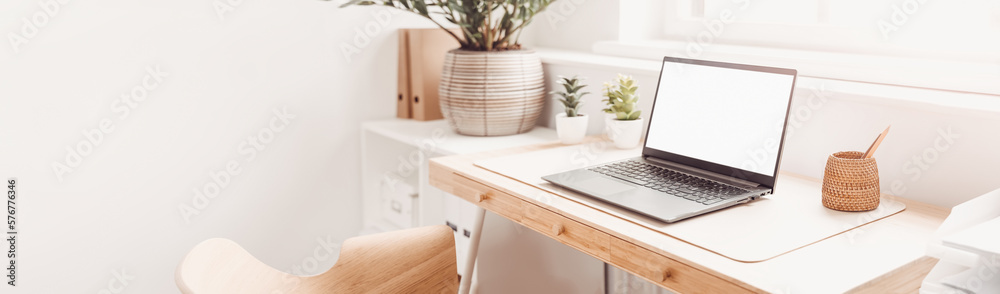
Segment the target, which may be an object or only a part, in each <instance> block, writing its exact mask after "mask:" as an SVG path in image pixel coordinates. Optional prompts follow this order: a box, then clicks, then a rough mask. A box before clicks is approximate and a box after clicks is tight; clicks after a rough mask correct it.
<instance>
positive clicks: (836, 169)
mask: <svg viewBox="0 0 1000 294" xmlns="http://www.w3.org/2000/svg"><path fill="white" fill-rule="evenodd" d="M863 156H864V153H861V152H858V151H845V152H837V153H834V154H833V155H830V158H828V159H827V160H826V172H824V173H823V206H826V207H827V208H829V209H833V210H841V211H868V210H872V209H875V208H876V207H878V203H879V197H880V195H881V194H880V193H879V183H878V164H876V163H875V158H862V157H863Z"/></svg>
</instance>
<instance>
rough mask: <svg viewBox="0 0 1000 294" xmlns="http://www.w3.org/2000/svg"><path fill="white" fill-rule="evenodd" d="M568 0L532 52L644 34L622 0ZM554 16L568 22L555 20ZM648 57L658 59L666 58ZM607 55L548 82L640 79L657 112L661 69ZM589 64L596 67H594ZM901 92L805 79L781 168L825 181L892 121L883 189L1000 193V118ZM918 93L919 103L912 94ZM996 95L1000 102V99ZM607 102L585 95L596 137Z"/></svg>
mask: <svg viewBox="0 0 1000 294" xmlns="http://www.w3.org/2000/svg"><path fill="white" fill-rule="evenodd" d="M565 2H566V3H563V5H565V6H572V9H562V10H560V9H559V8H558V7H557V6H555V4H554V6H552V7H550V10H549V11H547V12H545V14H557V15H558V17H545V15H542V16H540V17H541V18H540V19H539V20H536V22H537V23H536V24H534V25H533V26H532V27H531V28H530V32H531V34H529V35H528V36H529V38H527V39H526V42H527V45H528V47H544V48H558V49H567V50H573V51H577V52H584V53H589V52H591V50H592V49H591V48H592V46H591V45H592V44H593V42H595V41H606V40H617V39H618V38H629V37H630V36H631V35H634V34H641V33H642V32H632V31H619V28H618V25H617V24H618V22H617V20H618V19H619V18H625V17H630V16H634V15H635V14H636V12H626V11H620V9H618V2H619V1H583V0H576V1H565ZM557 3H558V2H557ZM636 6H641V5H636ZM560 11H569V12H560ZM619 14H620V15H621V16H619ZM642 17H650V16H642ZM547 19H557V20H560V21H556V22H554V23H551V22H548V21H547ZM539 24H544V25H539ZM646 57H649V58H650V59H651V60H655V59H657V58H659V56H646ZM681 57H683V56H681ZM704 58H710V57H704ZM597 59H599V56H598V58H591V59H589V60H587V59H583V60H575V61H573V62H570V64H567V63H565V62H550V63H546V64H545V70H546V72H545V74H546V78H547V80H548V81H549V82H548V83H547V84H548V86H549V87H550V88H551V87H552V86H553V85H554V82H553V81H555V79H556V78H557V77H558V76H560V75H562V76H573V75H579V76H581V77H586V78H587V83H588V84H589V85H590V87H589V88H587V89H588V90H589V91H590V92H593V93H599V92H600V88H601V84H602V83H603V82H606V81H610V80H611V79H612V78H613V77H614V76H615V74H616V73H619V72H620V73H625V74H632V75H634V76H635V78H636V79H637V81H638V83H639V84H640V91H639V92H640V95H641V97H642V98H640V103H639V104H640V106H641V107H642V108H643V113H649V109H650V108H651V105H652V104H651V103H652V98H653V96H654V95H653V92H654V89H655V88H656V81H657V76H656V72H658V68H656V65H654V66H653V67H650V68H649V69H645V70H643V71H635V70H632V69H628V68H626V67H623V68H621V69H614V68H608V66H606V64H602V63H606V62H602V61H601V60H597ZM588 62H593V63H594V64H593V65H592V66H591V65H586V64H587V63H588ZM801 74H802V73H801V72H800V75H801ZM943 74H944V73H943ZM846 84H850V83H846ZM863 88H870V87H867V86H866V87H863ZM901 88H902V90H899V91H896V92H898V93H902V94H898V95H897V94H888V93H891V92H893V91H881V92H879V94H871V95H869V94H864V93H862V92H864V91H858V89H857V88H856V87H852V86H851V85H845V83H844V82H841V81H828V82H823V81H822V80H819V82H817V79H812V80H811V81H805V80H803V79H800V81H799V83H798V85H797V88H796V90H795V97H794V100H793V104H792V116H791V118H790V120H791V122H790V125H789V128H790V131H789V132H790V134H789V136H787V137H786V146H785V149H784V154H783V157H782V163H781V164H782V165H781V168H782V169H783V170H786V171H789V172H794V173H799V174H804V175H807V176H811V177H815V178H821V177H822V176H823V169H824V166H825V163H826V158H827V156H829V154H831V153H833V152H837V151H847V150H861V151H864V150H865V149H867V147H868V145H870V144H871V142H872V141H873V140H874V139H875V136H876V135H877V134H878V133H879V132H881V131H882V129H884V128H885V127H886V126H887V125H889V124H891V125H892V131H890V133H889V135H888V137H887V138H886V139H885V142H884V143H883V144H882V146H881V147H880V148H879V150H878V152H877V153H876V159H877V160H878V163H879V172H880V177H881V178H880V179H881V187H882V190H883V192H885V193H890V194H896V195H901V196H904V197H907V198H912V199H916V200H919V201H924V202H927V203H931V204H935V205H942V206H946V207H951V206H954V205H956V204H958V203H961V202H963V201H965V200H968V199H971V198H974V197H976V196H979V195H982V194H985V193H986V192H989V191H992V190H995V189H997V188H1000V182H998V181H997V180H996V179H997V176H996V175H997V172H996V169H997V168H996V167H997V166H1000V153H998V150H1000V132H998V127H1000V113H998V112H993V111H983V110H978V109H976V108H975V107H967V108H956V107H943V106H936V105H931V104H927V103H922V102H907V101H905V100H906V99H912V98H920V99H932V100H933V99H950V98H952V97H955V95H964V94H963V93H958V92H947V91H931V90H928V91H920V89H918V88H905V87H901ZM912 94H917V95H919V97H916V96H910V95H912ZM986 98H987V99H994V98H995V99H1000V96H987V97H986ZM601 99H603V97H600V95H599V94H592V95H590V96H587V98H585V102H584V106H583V112H584V113H588V114H591V115H592V117H591V121H590V126H589V130H588V133H589V134H600V133H601V132H602V131H603V119H602V118H601V116H602V114H601V112H600V109H601V108H603V107H602V106H601V101H600V100H601ZM990 104H991V105H996V103H990ZM560 109H561V106H560V105H558V103H555V102H554V101H553V100H549V102H548V104H547V105H546V110H545V112H544V114H543V119H542V122H543V123H542V125H545V126H549V127H554V125H555V123H554V122H555V121H554V118H553V116H554V114H556V113H558V112H559V111H561V110H560ZM949 130H951V133H949ZM948 134H950V135H948ZM779 189H780V188H779Z"/></svg>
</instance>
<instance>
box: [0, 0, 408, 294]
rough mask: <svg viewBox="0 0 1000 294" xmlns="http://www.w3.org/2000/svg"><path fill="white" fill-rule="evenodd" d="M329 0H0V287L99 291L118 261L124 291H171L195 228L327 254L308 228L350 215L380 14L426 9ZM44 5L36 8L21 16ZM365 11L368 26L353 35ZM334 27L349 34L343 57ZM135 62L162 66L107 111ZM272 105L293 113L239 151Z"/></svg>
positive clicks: (389, 45) (372, 109)
mask: <svg viewBox="0 0 1000 294" xmlns="http://www.w3.org/2000/svg"><path fill="white" fill-rule="evenodd" d="M227 3H236V4H237V5H236V6H228V5H229V4H227ZM40 4H42V6H40ZM216 5H221V6H216ZM337 5H338V3H334V2H325V1H313V0H303V1H256V0H247V1H230V2H227V1H165V2H148V1H140V2H136V1H123V0H114V1H97V2H95V1H65V2H55V0H29V1H13V2H11V1H5V2H4V3H2V4H0V11H2V12H0V32H2V33H4V36H9V34H18V35H19V36H27V37H26V38H25V39H26V40H27V41H28V42H27V44H20V43H18V44H17V45H16V46H14V45H11V44H9V43H8V42H3V44H0V81H2V82H0V105H2V106H0V138H2V139H0V163H2V164H0V177H2V178H4V180H6V178H7V177H17V179H18V181H19V183H20V184H19V190H20V197H19V199H20V201H19V203H18V217H19V218H20V222H19V223H18V227H17V229H18V230H19V231H20V234H19V238H20V241H19V242H18V243H17V245H18V247H17V248H18V253H19V255H18V274H19V276H18V279H17V282H18V286H17V287H16V288H14V289H15V291H14V292H10V291H8V290H7V289H8V287H7V286H6V285H5V286H4V293H101V292H100V291H102V290H114V289H118V287H119V284H117V283H115V284H114V285H113V286H114V287H111V288H114V289H111V288H109V280H113V279H115V278H116V274H117V275H121V274H122V271H124V275H125V276H126V277H125V278H126V279H127V281H128V285H127V286H125V289H124V291H125V293H170V292H175V291H176V290H174V289H176V288H175V286H174V281H173V271H174V269H175V267H176V265H177V263H178V262H179V261H180V259H181V257H182V256H183V255H184V254H185V253H186V252H187V251H188V250H189V249H191V248H192V247H193V246H194V245H195V244H197V243H198V242H200V241H202V240H205V239H207V238H212V237H225V238H231V239H233V240H235V241H236V242H238V243H239V244H241V245H243V246H244V247H245V248H246V249H247V250H249V251H250V252H251V253H252V254H254V255H255V256H257V257H259V258H260V259H262V260H263V261H264V262H265V263H267V264H269V265H272V266H274V267H277V268H279V269H284V270H293V269H294V268H295V267H302V266H306V267H307V269H309V268H311V269H313V271H312V272H311V273H317V272H318V271H319V270H320V269H326V268H329V267H330V266H331V265H332V264H333V262H334V260H335V258H334V257H332V256H327V255H326V251H327V250H326V249H327V247H330V246H327V245H324V244H326V243H334V244H339V243H340V242H341V241H342V240H343V239H345V238H347V237H350V236H353V235H355V234H356V233H357V231H358V230H359V229H360V220H361V216H360V199H359V195H360V186H359V181H360V179H359V176H358V174H359V173H358V170H359V161H358V160H359V154H360V150H359V148H360V147H359V135H360V122H361V121H363V120H369V119H380V118H388V117H392V116H393V115H394V110H395V108H394V107H392V106H393V103H394V97H395V86H394V85H395V71H396V64H395V62H396V49H395V46H396V38H397V35H396V32H395V28H396V27H398V26H403V25H407V26H413V25H416V26H426V25H427V24H426V23H424V21H423V20H422V19H419V18H418V17H414V16H411V15H405V14H398V15H388V14H383V17H382V18H381V19H382V21H383V22H382V23H380V22H378V21H377V18H376V17H375V16H374V15H373V14H372V13H373V12H374V11H378V10H380V9H381V8H347V9H338V8H336V6H337ZM43 6H44V7H46V8H47V9H48V10H49V11H51V13H49V14H46V15H42V16H38V20H39V21H42V20H44V22H43V23H44V25H41V26H36V28H37V32H35V30H34V29H31V28H29V29H27V30H26V31H24V32H27V34H24V33H23V31H22V27H23V26H24V23H23V22H22V17H26V18H29V19H30V18H32V17H33V16H34V15H35V14H45V13H46V12H45V10H43V8H41V7H43ZM53 7H57V10H56V8H53ZM228 8H232V9H231V10H229V9H228ZM217 9H222V12H223V13H222V14H221V17H220V14H219V13H218V12H217ZM386 16H388V17H386ZM29 21H30V20H29ZM366 26H368V29H369V31H370V32H374V33H375V34H374V35H373V36H371V37H370V44H363V43H364V42H365V40H364V38H358V39H357V41H358V42H359V43H360V44H358V43H355V41H356V40H355V38H356V37H357V33H356V29H360V30H365V28H366ZM3 40H5V41H6V40H8V38H6V37H5V38H4V39H3ZM345 44H347V45H352V46H357V47H358V52H357V53H356V54H353V55H352V56H351V58H352V60H350V61H349V60H348V59H347V58H345V55H344V54H342V51H341V48H342V46H343V45H345ZM14 47H17V49H18V50H17V52H15V51H14ZM147 68H153V69H155V68H159V70H160V71H162V72H165V73H166V74H165V76H164V77H162V82H156V79H151V80H149V82H147V86H149V89H148V90H145V91H146V95H147V96H146V99H145V100H144V101H142V102H138V103H136V105H135V108H134V109H132V110H131V111H130V113H129V115H128V116H127V117H122V111H121V109H120V108H116V107H122V105H125V104H124V103H123V102H124V101H119V100H120V99H121V98H120V96H121V95H122V94H123V93H129V92H130V91H133V89H135V91H136V93H137V94H139V95H142V91H143V90H138V89H137V88H135V87H137V86H142V83H143V79H144V77H145V76H146V75H147ZM116 101H117V102H116ZM273 109H278V110H287V112H288V113H289V114H291V115H294V116H295V118H294V119H291V120H290V122H289V124H288V125H287V127H284V126H283V124H282V123H280V122H279V123H277V124H275V127H276V129H281V131H280V132H275V131H270V132H271V133H275V135H274V137H273V140H272V141H271V142H270V143H268V144H265V145H263V146H264V149H263V150H260V151H259V152H258V153H257V155H256V157H255V158H253V159H252V160H251V159H250V156H249V155H248V154H246V153H241V152H240V148H241V144H242V143H243V142H244V141H245V140H246V138H247V137H248V136H255V135H257V134H259V133H260V132H262V131H263V132H265V133H266V132H268V131H264V130H265V129H266V128H269V127H268V124H269V122H270V120H271V119H272V117H274V114H273V113H272V110H273ZM102 120H107V121H108V122H109V123H110V124H113V130H112V131H111V132H110V133H106V134H103V135H102V136H101V137H102V139H101V141H100V143H99V144H97V145H96V146H94V147H93V148H92V149H93V151H87V150H88V149H87V148H86V146H84V147H82V148H84V149H83V150H84V151H85V152H86V153H89V155H85V156H81V158H82V159H81V160H80V162H79V163H78V165H67V166H70V167H71V168H72V169H73V171H72V172H70V173H66V174H63V175H62V180H60V179H59V177H58V176H57V174H56V173H55V172H54V171H53V168H52V164H53V163H61V164H66V157H67V154H68V152H67V151H66V148H67V146H74V148H75V146H76V145H77V144H83V145H87V144H88V143H81V142H85V141H86V140H87V139H86V137H85V136H84V135H82V134H81V132H82V131H90V130H91V129H95V128H98V126H99V124H100V122H101V121H102ZM264 135H265V136H267V135H268V134H264ZM96 136H97V135H92V137H95V138H96ZM91 145H93V144H91ZM243 148H247V147H245V146H243ZM244 151H245V150H244ZM230 161H233V162H236V163H238V164H240V170H241V173H239V174H238V175H234V176H232V177H231V182H230V183H228V185H226V187H225V188H223V189H222V190H221V192H220V193H219V194H218V196H216V197H215V198H214V199H210V201H209V203H208V204H207V205H206V206H204V207H203V209H200V210H199V211H200V213H199V214H197V215H195V216H193V217H192V218H191V219H190V223H186V222H185V219H184V218H183V217H182V214H181V213H180V212H179V206H181V205H188V206H192V207H194V204H193V201H194V198H195V195H194V192H193V189H202V188H205V187H206V185H208V184H209V183H210V182H211V181H212V178H211V177H210V174H212V173H218V172H221V171H224V170H225V167H226V165H227V164H228V162H230ZM72 163H76V162H75V159H74V162H72ZM320 240H322V241H320ZM331 249H332V250H333V251H334V254H335V253H336V251H337V248H331ZM317 252H318V254H317ZM314 254H316V255H314ZM317 259H319V261H318V262H315V264H314V263H313V262H314V261H316V260H317ZM6 262H7V261H6V259H4V263H6ZM304 272H309V271H304Z"/></svg>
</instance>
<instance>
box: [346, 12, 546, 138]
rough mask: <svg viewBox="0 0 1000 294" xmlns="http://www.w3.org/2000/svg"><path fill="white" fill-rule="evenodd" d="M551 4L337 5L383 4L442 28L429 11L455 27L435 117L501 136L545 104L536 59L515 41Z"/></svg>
mask: <svg viewBox="0 0 1000 294" xmlns="http://www.w3.org/2000/svg"><path fill="white" fill-rule="evenodd" d="M552 1H554V0H465V1H455V0H433V1H427V0H351V1H349V2H347V3H346V4H344V5H342V6H341V7H344V6H349V5H385V6H390V7H394V8H398V9H401V10H405V11H409V12H413V13H416V14H418V15H420V16H423V17H425V18H427V19H429V20H430V21H432V22H434V23H435V24H437V25H438V27H441V28H442V29H444V26H443V25H441V23H438V21H436V20H435V19H433V18H431V14H432V13H433V14H440V15H443V18H444V19H445V20H447V21H448V22H451V23H453V24H456V25H458V27H459V28H460V29H461V31H462V34H461V35H462V36H461V37H460V36H458V35H456V34H455V33H452V32H450V31H449V32H448V34H450V35H451V36H452V37H454V38H455V39H456V40H458V43H459V44H460V45H461V46H460V47H459V48H457V49H454V50H451V51H449V52H448V54H447V55H446V56H445V60H444V68H443V71H442V74H441V84H440V86H439V91H438V96H439V99H440V101H439V102H440V104H441V113H442V114H444V117H445V119H447V120H448V124H449V125H450V126H451V128H452V129H453V130H455V132H457V133H459V134H464V135H472V136H502V135H512V134H518V133H523V132H527V131H529V130H531V129H532V128H534V127H535V122H536V121H537V120H538V117H539V116H540V115H541V113H542V107H543V106H544V105H545V84H544V76H543V73H542V62H541V59H539V57H538V54H536V53H535V52H534V51H532V50H527V49H523V48H521V44H520V43H518V37H519V36H520V32H521V30H522V29H524V28H525V27H526V26H527V25H528V24H530V23H531V20H532V18H534V17H535V15H536V14H537V13H538V12H541V11H542V10H544V9H545V8H546V7H548V5H549V3H551V2H552ZM432 9H433V10H436V11H433V12H431V10H432ZM445 31H447V30H445Z"/></svg>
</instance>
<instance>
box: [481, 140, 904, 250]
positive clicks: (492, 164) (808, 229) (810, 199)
mask: <svg viewBox="0 0 1000 294" xmlns="http://www.w3.org/2000/svg"><path fill="white" fill-rule="evenodd" d="M600 146H602V145H601V142H593V143H590V144H584V145H571V146H565V147H559V148H550V149H544V150H538V151H532V152H524V153H519V154H513V155H507V156H501V157H495V158H491V159H485V160H479V161H476V162H475V165H476V166H478V167H482V168H484V169H487V170H490V171H493V172H495V173H498V174H501V175H503V176H506V177H508V178H512V179H514V180H517V181H519V182H522V183H525V184H528V185H531V186H534V187H536V188H539V189H542V190H546V191H548V192H551V193H552V195H555V196H557V197H562V198H565V199H568V200H571V201H575V202H577V203H580V204H583V205H586V206H589V207H592V208H595V209H598V210H601V211H603V212H605V213H608V214H611V215H614V216H616V217H619V218H622V219H625V220H628V221H630V222H633V223H635V224H638V225H641V226H643V227H646V228H649V229H651V230H654V231H658V232H660V233H663V234H666V235H670V236H672V237H674V238H677V239H679V240H682V241H685V242H687V243H690V244H693V245H696V246H698V247H701V248H704V249H706V250H709V251H712V252H715V253H717V254H719V255H722V256H725V257H728V258H730V259H733V260H736V261H741V262H760V261H764V260H768V259H771V258H774V257H776V256H778V255H781V254H786V253H787V252H791V251H793V250H797V249H799V248H802V247H805V246H808V245H809V244H812V243H815V242H818V241H820V240H823V239H826V238H830V237H832V236H835V235H838V234H841V233H844V232H846V231H849V230H852V229H854V228H857V227H860V226H863V225H866V224H868V223H870V222H873V221H878V220H880V219H883V218H885V217H887V216H890V215H893V214H896V213H898V212H900V211H902V210H903V209H904V208H905V205H904V204H903V203H902V202H899V201H895V200H893V199H892V198H888V197H887V198H886V199H882V201H880V203H879V207H878V208H877V209H874V210H871V211H865V212H844V211H836V210H831V209H827V208H826V207H823V205H822V192H821V190H822V187H821V186H822V184H821V183H820V182H818V181H816V180H815V179H812V178H806V177H802V176H798V175H793V174H781V175H779V177H778V183H777V187H779V189H777V190H775V192H774V194H772V195H768V196H766V197H764V198H762V199H759V200H756V201H752V202H750V203H747V204H743V205H737V206H734V207H731V208H727V209H724V210H721V211H717V212H711V213H707V214H703V215H699V216H696V217H693V218H690V219H686V220H683V221H680V222H676V223H665V222H661V221H658V220H655V219H652V218H649V217H646V216H643V215H641V214H638V213H635V212H632V211H629V210H627V209H622V208H619V207H617V206H614V205H611V204H608V203H605V202H602V201H599V200H596V199H594V198H591V197H587V196H586V195H582V194H580V193H577V192H574V191H570V190H567V189H563V188H561V187H558V186H555V185H552V184H551V183H548V182H546V181H545V180H543V179H542V177H543V176H545V175H550V174H555V173H560V172H564V171H569V170H573V169H578V168H586V167H589V166H593V165H600V164H604V163H608V162H613V161H619V160H624V159H628V158H635V157H638V156H639V155H640V154H641V153H642V149H641V147H637V148H632V149H629V150H621V149H616V148H604V150H602V151H601V152H596V154H593V156H589V158H590V159H591V160H582V159H586V158H587V156H585V155H583V153H584V152H583V151H584V150H596V149H599V148H601V147H600ZM592 153H593V152H592ZM525 167H530V168H525ZM541 195H545V194H541ZM524 196H528V197H530V196H533V195H524ZM545 196H547V195H545ZM550 198H551V197H543V198H541V199H534V200H536V201H541V202H546V201H548V200H549V199H550ZM664 250H667V249H664Z"/></svg>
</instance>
